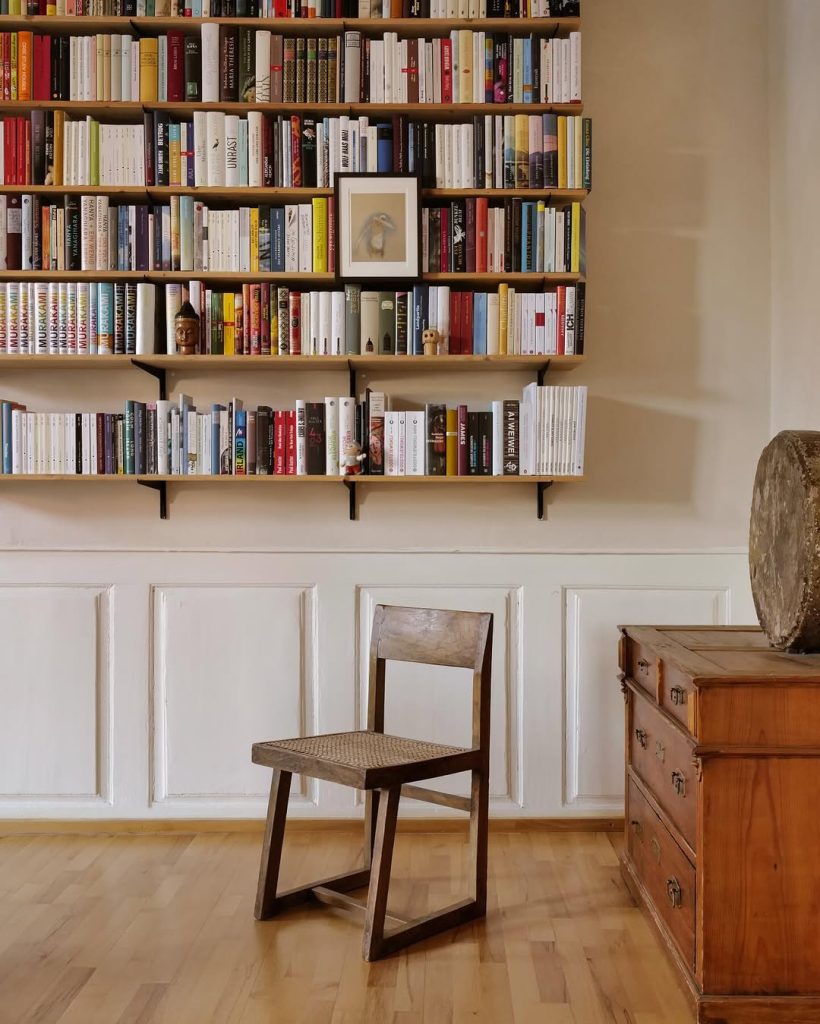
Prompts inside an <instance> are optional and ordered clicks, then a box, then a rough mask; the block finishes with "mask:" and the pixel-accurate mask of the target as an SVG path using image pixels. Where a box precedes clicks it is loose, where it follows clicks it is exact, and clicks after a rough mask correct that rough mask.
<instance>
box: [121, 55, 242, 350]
mask: <svg viewBox="0 0 820 1024" xmlns="http://www.w3.org/2000/svg"><path fill="white" fill-rule="evenodd" d="M141 41H142V40H140V42H141ZM235 317H236V312H235V310H234V304H233V292H225V293H224V295H223V296H222V338H223V354H224V355H226V356H233V355H236V352H235V350H234V336H235V334H236V328H235Z"/></svg>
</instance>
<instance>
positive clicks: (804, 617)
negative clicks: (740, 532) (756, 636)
mask: <svg viewBox="0 0 820 1024" xmlns="http://www.w3.org/2000/svg"><path fill="white" fill-rule="evenodd" d="M749 570H750V573H751V579H752V596H753V597H754V603H755V608H756V609H757V617H758V619H759V620H760V625H761V626H762V628H763V631H764V632H765V633H766V635H767V636H768V638H769V640H770V641H771V643H772V646H774V647H777V648H779V649H780V650H784V651H800V652H803V653H805V652H809V651H820V431H816V430H783V431H781V432H780V433H779V434H778V435H777V436H776V437H775V438H773V439H772V440H771V441H770V442H769V444H768V445H766V447H765V448H764V449H763V453H762V454H761V456H760V461H759V462H758V464H757V473H756V474H755V484H754V494H753V496H752V515H751V521H750V524H749Z"/></svg>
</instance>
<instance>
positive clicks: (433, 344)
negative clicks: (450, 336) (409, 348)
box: [421, 327, 442, 356]
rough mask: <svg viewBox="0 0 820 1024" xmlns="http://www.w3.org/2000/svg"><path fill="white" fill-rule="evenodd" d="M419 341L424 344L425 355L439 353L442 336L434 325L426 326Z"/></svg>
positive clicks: (436, 354)
mask: <svg viewBox="0 0 820 1024" xmlns="http://www.w3.org/2000/svg"><path fill="white" fill-rule="evenodd" d="M421 342H422V345H423V346H424V354H425V355H426V356H438V355H441V342H442V337H441V334H440V333H439V332H438V331H437V330H436V329H435V327H428V328H427V330H426V331H424V332H423V333H422V336H421Z"/></svg>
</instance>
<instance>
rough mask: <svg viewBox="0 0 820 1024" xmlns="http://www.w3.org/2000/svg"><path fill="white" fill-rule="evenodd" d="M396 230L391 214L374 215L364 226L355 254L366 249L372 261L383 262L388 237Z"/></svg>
mask: <svg viewBox="0 0 820 1024" xmlns="http://www.w3.org/2000/svg"><path fill="white" fill-rule="evenodd" d="M395 230H396V224H395V221H394V220H393V218H392V217H391V216H390V214H389V213H372V214H371V215H370V216H369V217H368V218H367V220H366V221H365V222H364V224H363V225H362V230H361V231H360V232H359V237H358V238H357V239H356V243H355V245H354V246H353V252H354V253H356V252H360V251H361V250H362V249H364V251H365V253H366V254H367V255H368V257H369V258H370V259H373V260H376V259H379V260H383V259H384V253H385V249H386V247H387V239H388V236H389V235H390V234H391V233H392V232H393V231H395Z"/></svg>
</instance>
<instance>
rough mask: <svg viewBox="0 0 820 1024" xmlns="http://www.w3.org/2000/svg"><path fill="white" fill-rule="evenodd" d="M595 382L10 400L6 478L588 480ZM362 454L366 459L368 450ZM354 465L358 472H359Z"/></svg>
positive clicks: (2, 419)
mask: <svg viewBox="0 0 820 1024" xmlns="http://www.w3.org/2000/svg"><path fill="white" fill-rule="evenodd" d="M586 394H587V389H586V388H585V387H552V386H547V387H537V386H536V385H534V384H533V385H529V386H528V387H527V388H526V389H525V390H524V394H523V397H522V400H521V401H518V400H515V399H506V400H504V399H502V400H496V401H492V402H491V403H490V407H489V409H480V410H471V409H470V408H469V407H468V406H467V405H466V404H461V405H458V406H456V407H455V408H448V407H447V406H446V405H444V404H441V403H438V402H428V403H426V405H425V406H424V408H423V409H419V408H416V409H403V410H397V409H396V410H394V409H391V408H390V404H391V402H390V398H389V396H387V395H385V394H384V393H383V392H376V391H371V390H370V389H368V391H367V393H366V395H365V396H364V399H363V401H358V402H357V400H356V399H355V398H352V397H346V396H341V397H335V396H331V397H325V398H324V400H323V401H309V400H305V399H297V400H296V401H295V405H294V408H292V409H274V408H273V407H271V406H266V405H263V406H258V407H257V408H256V409H245V408H244V402H243V401H242V400H241V399H237V398H234V399H232V400H231V401H229V402H227V403H225V404H222V403H213V404H212V405H210V407H208V408H207V411H206V410H199V409H197V407H196V405H194V403H193V400H192V399H191V397H190V396H188V395H180V396H179V397H178V399H177V401H176V402H174V401H170V400H160V401H157V402H147V403H146V402H137V401H133V400H128V401H126V402H125V408H124V410H123V412H121V413H113V412H111V413H106V412H67V413H63V412H56V413H55V412H34V411H30V410H28V409H27V408H26V406H25V405H21V404H20V403H16V402H10V401H5V400H3V401H0V453H2V458H0V472H2V473H3V474H4V475H8V474H19V475H44V474H76V475H81V476H82V475H94V476H96V475H120V474H122V475H137V476H142V475H155V474H157V475H162V476H167V475H174V476H177V475H179V476H343V475H353V476H355V475H359V474H360V473H364V474H366V475H370V476H533V475H539V476H541V475H549V476H551V475H561V476H580V475H582V474H583V466H584V440H585V421H586ZM359 455H361V456H362V457H361V458H359V457H358V456H359ZM351 470H353V471H354V472H353V473H351V472H350V471H351Z"/></svg>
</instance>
